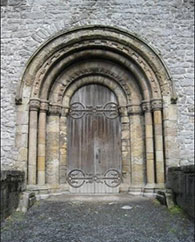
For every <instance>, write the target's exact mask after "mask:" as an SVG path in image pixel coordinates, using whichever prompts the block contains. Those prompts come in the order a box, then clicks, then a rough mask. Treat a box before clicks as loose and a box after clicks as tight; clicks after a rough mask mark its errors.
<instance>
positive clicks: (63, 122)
mask: <svg viewBox="0 0 195 242" xmlns="http://www.w3.org/2000/svg"><path fill="white" fill-rule="evenodd" d="M67 113H68V108H63V109H62V116H61V117H60V184H65V183H66V172H67Z"/></svg>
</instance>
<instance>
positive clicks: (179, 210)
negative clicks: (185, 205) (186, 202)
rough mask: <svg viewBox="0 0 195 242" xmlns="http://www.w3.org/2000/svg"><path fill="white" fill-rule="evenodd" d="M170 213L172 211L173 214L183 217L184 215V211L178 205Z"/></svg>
mask: <svg viewBox="0 0 195 242" xmlns="http://www.w3.org/2000/svg"><path fill="white" fill-rule="evenodd" d="M169 211H170V213H171V214H181V215H183V214H184V212H183V210H182V209H181V208H180V207H179V206H177V205H175V206H174V207H172V208H170V209H169Z"/></svg>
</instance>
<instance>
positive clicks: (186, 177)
mask: <svg viewBox="0 0 195 242" xmlns="http://www.w3.org/2000/svg"><path fill="white" fill-rule="evenodd" d="M167 188H170V189H172V191H173V194H174V197H175V202H176V204H177V205H179V206H180V207H181V208H182V209H183V210H184V211H185V212H186V213H187V214H188V215H189V216H190V217H193V218H194V217H195V208H194V205H195V166H194V165H190V166H181V167H170V168H169V169H168V175H167Z"/></svg>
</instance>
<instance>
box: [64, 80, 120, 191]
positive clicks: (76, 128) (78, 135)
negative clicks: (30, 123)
mask: <svg viewBox="0 0 195 242" xmlns="http://www.w3.org/2000/svg"><path fill="white" fill-rule="evenodd" d="M74 102H81V103H82V104H83V105H84V106H85V107H86V106H88V107H89V106H91V107H93V108H97V107H100V106H101V108H103V107H104V105H105V104H106V103H108V102H115V103H117V100H116V97H115V95H114V94H113V93H112V92H111V91H110V90H109V89H108V88H106V87H104V86H101V85H96V84H92V85H86V86H84V87H81V88H80V89H78V90H77V92H76V93H75V94H74V95H73V97H72V99H71V103H74ZM120 159H121V130H120V119H119V117H118V118H115V119H108V118H107V117H106V116H105V115H104V114H103V113H101V114H99V113H90V114H86V115H85V116H83V117H82V118H81V119H78V120H74V119H72V118H71V117H68V170H69V171H70V170H72V169H76V168H77V169H81V170H83V171H84V172H85V174H92V175H102V176H103V175H104V174H105V172H106V171H107V170H108V169H110V168H114V169H117V170H119V171H120V170H121V160H120ZM117 190H118V189H117V188H109V187H107V186H106V185H105V184H101V183H95V184H91V183H85V185H83V187H81V188H80V189H74V191H75V192H81V193H94V192H96V193H113V192H117Z"/></svg>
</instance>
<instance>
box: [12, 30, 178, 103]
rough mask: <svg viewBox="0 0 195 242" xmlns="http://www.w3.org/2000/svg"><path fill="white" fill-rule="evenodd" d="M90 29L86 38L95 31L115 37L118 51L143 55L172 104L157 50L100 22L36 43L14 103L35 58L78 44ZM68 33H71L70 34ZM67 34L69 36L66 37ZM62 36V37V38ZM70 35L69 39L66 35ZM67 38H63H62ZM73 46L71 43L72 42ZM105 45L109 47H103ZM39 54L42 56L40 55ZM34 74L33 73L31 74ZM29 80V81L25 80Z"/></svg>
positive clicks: (34, 68)
mask: <svg viewBox="0 0 195 242" xmlns="http://www.w3.org/2000/svg"><path fill="white" fill-rule="evenodd" d="M87 30H88V31H91V32H90V39H91V40H94V41H95V40H96V38H97V36H98V34H99V35H100V34H101V36H103V37H105V38H107V39H113V38H116V39H117V41H118V42H119V43H121V45H122V46H123V47H124V49H123V47H122V48H121V49H120V51H121V53H122V52H123V51H125V49H126V47H130V48H131V47H132V46H133V48H134V50H135V49H136V50H135V53H136V54H137V53H138V54H139V55H140V56H141V57H143V59H144V60H146V63H147V62H148V64H149V66H150V67H151V68H153V73H154V75H156V78H157V79H161V82H162V83H163V82H164V83H165V85H164V83H163V84H161V86H162V88H164V86H166V85H167V88H168V89H169V91H168V93H169V94H168V95H169V96H170V99H171V103H172V102H173V103H176V102H177V98H176V97H175V96H176V95H175V91H174V83H173V82H172V79H171V77H170V74H169V72H168V69H167V67H166V64H165V63H164V61H163V60H162V58H161V56H160V55H159V53H158V52H159V51H157V50H155V49H154V48H153V47H151V46H150V45H149V44H148V43H147V41H146V40H145V39H143V38H140V36H139V35H138V34H135V33H130V32H129V31H128V30H126V29H124V28H119V27H115V26H104V25H85V26H79V27H75V28H73V29H71V30H68V31H67V30H61V31H59V32H58V33H56V34H54V35H52V36H51V37H50V38H49V39H48V40H47V41H45V42H44V43H43V44H41V45H40V47H39V48H38V49H37V50H36V51H35V53H34V54H33V55H32V56H31V58H30V59H29V61H28V63H27V65H26V69H25V71H24V74H23V76H22V80H21V82H20V87H19V90H18V91H17V97H16V104H17V105H20V104H21V103H22V93H23V87H24V84H25V83H26V85H28V86H29V85H32V83H33V81H32V80H33V79H34V75H35V74H36V73H37V71H38V70H39V67H40V65H41V64H43V63H39V60H41V59H42V61H44V60H45V61H46V59H47V58H48V56H50V55H52V54H53V56H54V54H55V53H56V52H54V47H55V48H59V47H60V46H61V45H64V46H67V45H68V44H70V45H71V43H75V41H76V43H80V42H82V41H83V40H84V39H85V38H86V31H87ZM71 34H73V35H72V36H71ZM69 35H70V36H69ZM62 37H63V38H62ZM68 37H69V38H68ZM70 37H71V38H70ZM66 38H67V39H66ZM124 41H125V42H126V45H125V42H124ZM72 45H73V44H72ZM107 47H109V46H107ZM40 57H43V58H40ZM33 74H34V75H33ZM29 80H30V81H29Z"/></svg>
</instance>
